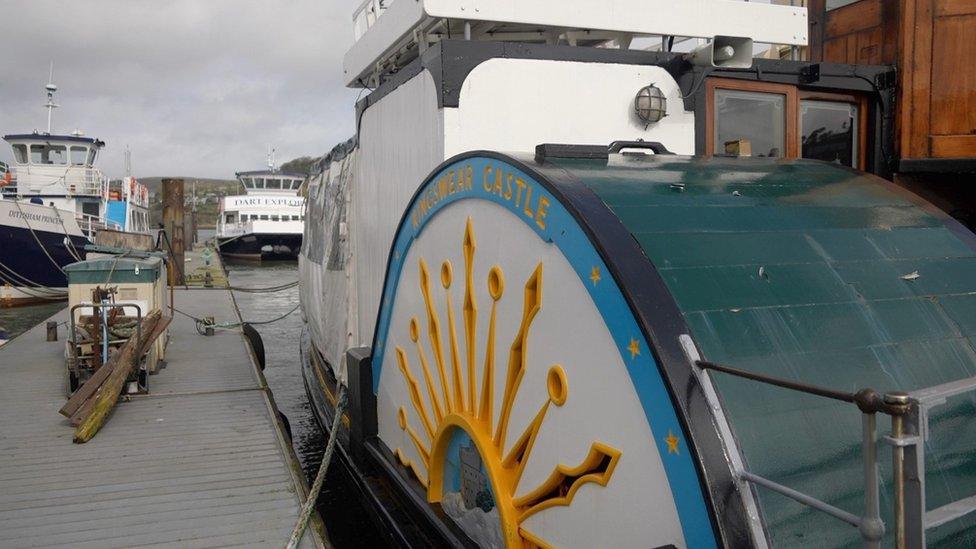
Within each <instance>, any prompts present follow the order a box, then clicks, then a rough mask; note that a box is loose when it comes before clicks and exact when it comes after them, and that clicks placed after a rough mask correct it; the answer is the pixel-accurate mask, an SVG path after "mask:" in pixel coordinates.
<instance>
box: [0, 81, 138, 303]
mask: <svg viewBox="0 0 976 549" xmlns="http://www.w3.org/2000/svg"><path fill="white" fill-rule="evenodd" d="M45 89H46V91H47V94H48V102H47V104H46V107H47V108H48V128H47V131H46V132H43V133H42V132H37V131H34V132H32V133H24V134H10V135H5V136H4V137H3V139H4V140H5V141H6V142H7V143H9V144H10V146H11V147H12V149H13V165H12V166H11V169H10V170H9V171H7V172H6V173H4V174H0V177H2V179H0V195H2V199H0V283H2V285H0V306H9V305H18V304H25V303H29V302H34V301H46V300H58V299H64V298H65V297H66V293H65V292H66V289H67V279H66V277H65V274H64V271H63V267H64V266H65V265H67V264H69V263H72V262H75V261H80V260H82V259H84V258H85V256H86V252H85V246H86V245H87V244H90V243H92V242H93V241H94V239H95V235H96V233H97V232H98V231H100V230H112V231H120V232H126V231H131V232H139V233H143V234H147V233H148V215H147V212H148V210H147V206H148V196H147V195H146V194H145V190H144V188H142V187H141V186H138V187H137V184H136V183H134V180H131V181H127V182H126V185H127V189H126V190H125V191H128V192H125V191H122V192H120V193H119V194H118V196H114V195H112V194H111V191H110V183H109V179H108V178H107V177H106V176H105V175H104V174H103V173H102V172H101V171H100V170H99V169H98V168H97V167H95V162H96V159H97V157H98V153H99V151H101V149H102V147H104V146H105V143H104V142H102V141H101V140H99V139H96V138H94V137H87V136H85V135H83V134H82V133H81V132H80V131H75V132H72V133H71V134H69V135H63V134H56V133H52V131H51V112H52V111H53V109H55V108H57V107H58V105H56V104H55V103H54V92H55V91H57V87H56V86H55V85H54V84H48V85H47V86H46V87H45ZM113 203H116V204H121V205H122V207H121V209H120V210H119V212H121V213H120V215H119V216H115V217H114V218H113V216H112V211H113V208H115V206H113Z"/></svg>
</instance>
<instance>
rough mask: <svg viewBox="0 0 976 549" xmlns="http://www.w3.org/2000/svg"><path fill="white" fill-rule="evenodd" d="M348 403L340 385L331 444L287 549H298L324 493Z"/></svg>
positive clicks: (320, 465)
mask: <svg viewBox="0 0 976 549" xmlns="http://www.w3.org/2000/svg"><path fill="white" fill-rule="evenodd" d="M346 401H347V399H346V387H345V385H339V398H338V402H336V406H335V417H333V418H332V429H331V430H330V431H329V443H328V444H327V445H326V446H325V454H324V455H323V456H322V463H320V464H319V472H318V473H317V474H316V475H315V482H313V483H312V488H311V489H310V490H309V491H308V498H307V499H306V500H305V504H304V505H302V511H301V514H300V515H299V516H298V522H297V523H296V524H295V529H294V530H292V532H291V538H289V539H288V546H287V549H295V547H298V542H299V540H301V539H302V534H304V533H305V528H306V527H307V526H308V519H309V517H311V516H312V511H313V510H314V509H315V502H316V501H318V499H319V492H321V491H322V485H323V484H325V472H326V471H328V470H329V462H331V461H332V454H333V453H334V451H335V444H336V440H338V438H339V422H340V421H341V420H342V414H344V413H345V411H346Z"/></svg>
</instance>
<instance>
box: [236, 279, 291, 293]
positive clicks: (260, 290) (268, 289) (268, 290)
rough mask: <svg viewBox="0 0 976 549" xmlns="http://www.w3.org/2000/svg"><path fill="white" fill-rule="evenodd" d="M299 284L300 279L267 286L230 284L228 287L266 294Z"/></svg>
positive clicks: (244, 291) (245, 291) (238, 290)
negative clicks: (244, 286)
mask: <svg viewBox="0 0 976 549" xmlns="http://www.w3.org/2000/svg"><path fill="white" fill-rule="evenodd" d="M295 286H298V281H297V280H296V281H294V282H289V283H287V284H281V285H280V286H268V287H266V288H242V287H238V286H228V287H227V289H229V290H234V291H235V292H242V293H247V294H265V293H273V292H280V291H282V290H288V289H291V288H294V287H295Z"/></svg>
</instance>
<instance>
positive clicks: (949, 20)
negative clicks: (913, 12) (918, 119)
mask: <svg viewBox="0 0 976 549" xmlns="http://www.w3.org/2000/svg"><path fill="white" fill-rule="evenodd" d="M972 3H973V4H974V5H976V2H972ZM933 24H934V28H933V31H932V32H933V36H934V37H937V38H936V39H935V40H934V44H933V46H932V81H933V82H937V83H938V85H935V86H932V88H931V92H930V93H931V94H932V95H931V105H932V106H931V112H932V115H931V126H930V127H929V133H930V134H931V135H933V136H936V135H970V134H973V133H976V40H974V39H973V33H974V31H976V15H964V16H955V17H941V18H937V19H935V21H934V23H933ZM932 154H933V156H939V155H938V154H937V153H936V152H935V151H934V150H933V151H932ZM967 156H972V154H970V155H967Z"/></svg>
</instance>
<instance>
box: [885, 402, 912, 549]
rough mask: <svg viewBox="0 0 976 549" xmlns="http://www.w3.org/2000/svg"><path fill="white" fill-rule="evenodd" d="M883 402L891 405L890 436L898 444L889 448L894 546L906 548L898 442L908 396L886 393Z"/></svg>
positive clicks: (902, 452) (902, 464) (902, 469)
mask: <svg viewBox="0 0 976 549" xmlns="http://www.w3.org/2000/svg"><path fill="white" fill-rule="evenodd" d="M884 400H885V404H888V405H890V406H891V407H892V411H893V412H898V411H900V413H893V414H891V438H892V439H893V440H895V441H897V442H899V444H896V445H895V446H894V447H892V449H891V458H892V468H891V476H892V477H893V479H892V480H893V484H894V488H895V547H897V548H898V549H906V543H905V447H904V446H902V445H901V444H900V442H901V439H902V437H903V436H904V435H905V415H904V413H905V412H906V411H907V410H908V402H909V397H908V395H907V394H905V393H888V394H886V395H885V396H884Z"/></svg>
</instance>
